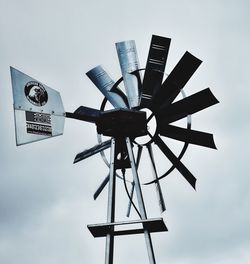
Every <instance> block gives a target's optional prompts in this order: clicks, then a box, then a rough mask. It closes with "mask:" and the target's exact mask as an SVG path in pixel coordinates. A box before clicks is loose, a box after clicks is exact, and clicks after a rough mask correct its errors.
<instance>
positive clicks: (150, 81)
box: [140, 35, 171, 107]
mask: <svg viewBox="0 0 250 264" xmlns="http://www.w3.org/2000/svg"><path fill="white" fill-rule="evenodd" d="M170 42H171V39H169V38H164V37H160V36H156V35H153V36H152V39H151V44H150V48H149V53H148V59H147V64H146V69H145V73H144V78H143V83H142V94H141V102H140V106H141V107H147V106H148V105H149V104H150V102H151V99H152V96H153V95H154V93H155V91H157V90H158V89H159V88H160V86H161V83H162V79H163V75H164V71H165V66H166V61H167V56H168V51H169V46H170Z"/></svg>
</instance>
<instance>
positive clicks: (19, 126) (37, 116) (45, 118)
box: [10, 67, 65, 146]
mask: <svg viewBox="0 0 250 264" xmlns="http://www.w3.org/2000/svg"><path fill="white" fill-rule="evenodd" d="M10 72H11V81H12V91H13V99H14V116H15V128H16V129H15V131H16V145H17V146H19V145H23V144H27V143H32V142H35V141H39V140H43V139H48V138H51V137H55V136H59V135H62V134H63V130H64V121H65V111H64V107H63V103H62V99H61V96H60V93H59V92H58V91H56V90H54V89H52V88H50V87H48V86H46V85H44V84H43V83H41V82H40V81H37V80H36V79H34V78H32V77H30V76H28V75H26V74H25V73H23V72H21V71H19V70H17V69H15V68H13V67H10Z"/></svg>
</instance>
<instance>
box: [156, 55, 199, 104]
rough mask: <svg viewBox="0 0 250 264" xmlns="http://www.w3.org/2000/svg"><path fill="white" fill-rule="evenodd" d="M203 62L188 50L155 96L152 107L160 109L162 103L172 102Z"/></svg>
mask: <svg viewBox="0 0 250 264" xmlns="http://www.w3.org/2000/svg"><path fill="white" fill-rule="evenodd" d="M201 62H202V61H201V60H199V59H198V58H196V57H195V56H193V55H192V54H191V53H189V52H186V53H185V54H184V55H183V57H182V58H181V59H180V61H179V62H178V63H177V65H176V66H175V68H174V69H173V70H172V71H171V73H170V74H169V76H168V77H167V79H166V80H165V81H164V83H163V84H162V86H161V87H160V89H159V90H158V92H157V93H156V95H155V96H154V98H153V102H152V107H153V108H154V109H158V108H159V107H161V106H162V105H169V104H171V103H172V102H173V101H174V99H175V98H176V97H177V95H178V94H179V93H180V90H181V89H182V88H183V87H184V86H185V84H186V83H187V82H188V80H189V79H190V78H191V77H192V75H193V74H194V73H195V71H196V70H197V68H198V67H199V66H200V64H201Z"/></svg>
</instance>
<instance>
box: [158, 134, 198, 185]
mask: <svg viewBox="0 0 250 264" xmlns="http://www.w3.org/2000/svg"><path fill="white" fill-rule="evenodd" d="M154 142H155V143H156V145H157V146H158V147H159V149H160V150H161V151H162V152H163V153H164V154H165V156H166V157H167V158H168V159H169V161H170V162H171V163H172V164H173V165H174V166H175V167H176V169H177V170H178V171H179V172H180V173H181V174H182V176H183V177H184V178H185V179H186V180H187V181H188V182H189V184H190V185H191V186H192V187H193V188H194V189H195V183H196V178H195V177H194V176H193V174H192V173H191V172H190V171H189V170H188V169H187V168H186V167H185V165H184V164H183V163H182V162H181V161H180V160H178V158H177V157H176V156H175V154H174V153H173V152H172V151H171V150H170V149H169V148H168V146H167V145H166V144H165V142H164V141H163V140H162V139H161V138H160V136H158V135H157V136H155V137H154Z"/></svg>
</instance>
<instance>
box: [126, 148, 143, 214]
mask: <svg viewBox="0 0 250 264" xmlns="http://www.w3.org/2000/svg"><path fill="white" fill-rule="evenodd" d="M141 154H142V146H138V152H137V157H136V169H138V168H139V164H140V160H141ZM134 189H135V182H134V181H133V182H132V187H131V191H130V198H131V200H129V203H128V210H127V214H126V216H127V217H129V216H130V212H131V205H132V203H131V201H132V200H133V195H134Z"/></svg>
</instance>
